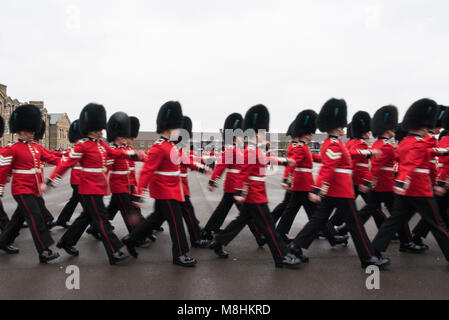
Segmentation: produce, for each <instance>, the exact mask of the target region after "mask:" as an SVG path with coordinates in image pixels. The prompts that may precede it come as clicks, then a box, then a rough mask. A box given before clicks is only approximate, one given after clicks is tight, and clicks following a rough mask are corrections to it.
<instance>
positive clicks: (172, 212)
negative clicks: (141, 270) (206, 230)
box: [123, 101, 197, 267]
mask: <svg viewBox="0 0 449 320" xmlns="http://www.w3.org/2000/svg"><path fill="white" fill-rule="evenodd" d="M182 122H183V115H182V109H181V104H180V103H179V102H175V101H169V102H167V103H165V104H164V105H163V106H162V107H161V108H160V110H159V113H158V116H157V132H158V133H159V134H160V135H161V137H160V138H159V139H158V140H157V141H156V142H155V143H154V144H153V146H152V147H151V148H150V150H149V153H148V157H147V158H146V159H145V163H144V166H143V168H142V170H141V172H140V176H139V181H138V187H137V190H136V196H139V197H141V196H142V193H143V192H144V190H146V189H147V188H148V190H149V192H150V196H151V198H154V199H155V212H154V213H152V214H151V215H150V216H149V217H148V218H146V219H145V220H144V221H142V222H141V223H140V224H139V225H137V226H136V228H135V229H134V230H133V231H132V232H131V233H130V234H129V235H128V236H126V237H125V238H123V243H124V244H125V245H126V247H127V248H128V251H129V252H130V254H131V255H132V256H134V257H135V258H137V251H136V249H135V247H136V245H137V243H138V241H141V240H143V239H145V237H147V236H148V234H150V233H151V232H152V230H153V229H154V228H155V225H157V223H159V221H161V220H162V221H163V220H166V221H167V222H168V225H169V228H170V237H171V240H172V255H173V263H174V264H176V265H179V266H183V267H193V266H194V265H195V264H196V263H197V261H196V260H195V259H193V258H190V257H189V256H187V252H188V251H189V245H188V243H187V238H186V234H185V230H184V224H183V221H182V209H181V206H182V202H184V200H185V197H184V193H183V188H182V181H181V179H180V160H181V159H180V156H179V150H178V149H177V148H176V145H175V143H174V142H173V141H172V140H171V139H173V138H174V137H175V136H176V139H177V136H178V135H179V128H181V126H182ZM136 201H138V200H137V199H136ZM139 201H141V200H139Z"/></svg>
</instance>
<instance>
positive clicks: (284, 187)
mask: <svg viewBox="0 0 449 320" xmlns="http://www.w3.org/2000/svg"><path fill="white" fill-rule="evenodd" d="M281 187H282V189H284V190H289V189H290V187H289V185H288V184H287V183H281Z"/></svg>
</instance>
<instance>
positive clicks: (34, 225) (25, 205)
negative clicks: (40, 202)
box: [20, 195, 46, 249]
mask: <svg viewBox="0 0 449 320" xmlns="http://www.w3.org/2000/svg"><path fill="white" fill-rule="evenodd" d="M20 199H21V200H22V203H23V206H24V207H25V209H26V211H27V212H28V215H29V216H30V219H31V224H32V225H33V228H34V233H36V238H37V240H38V241H39V243H40V245H41V247H42V249H46V248H45V246H44V244H43V243H42V240H41V238H40V237H39V233H38V232H37V228H36V223H35V222H34V218H33V215H32V214H31V211H30V209H29V208H28V206H27V204H26V202H25V200H24V199H23V196H22V195H20ZM41 214H42V213H41Z"/></svg>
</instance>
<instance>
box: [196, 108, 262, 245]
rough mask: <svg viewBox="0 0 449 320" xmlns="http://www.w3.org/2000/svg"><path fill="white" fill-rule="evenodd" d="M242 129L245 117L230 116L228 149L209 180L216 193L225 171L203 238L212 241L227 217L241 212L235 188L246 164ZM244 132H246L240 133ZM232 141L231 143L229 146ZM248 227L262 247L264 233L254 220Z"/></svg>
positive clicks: (225, 134)
mask: <svg viewBox="0 0 449 320" xmlns="http://www.w3.org/2000/svg"><path fill="white" fill-rule="evenodd" d="M242 129H243V117H242V115H241V114H239V113H232V114H230V115H229V116H228V117H227V118H226V120H225V123H224V126H223V138H224V142H225V150H224V152H223V153H222V155H221V158H220V161H218V162H217V164H216V165H215V168H214V171H213V173H212V176H211V178H210V180H209V184H208V188H209V191H211V192H212V191H214V189H216V188H217V187H218V180H219V179H220V178H221V176H222V175H223V173H224V172H225V171H226V178H225V181H224V194H223V197H222V198H221V201H220V203H219V204H218V206H217V208H215V210H214V212H213V213H212V215H211V216H210V218H209V220H208V221H207V223H206V225H205V227H204V229H203V237H204V238H205V239H209V240H212V239H213V234H217V233H218V232H219V231H220V228H221V226H222V225H223V223H224V221H225V219H226V216H227V215H228V213H229V210H231V208H232V206H233V205H234V204H235V205H236V207H237V209H238V210H239V211H240V210H241V207H242V206H241V204H240V203H238V202H237V201H235V199H234V195H235V189H236V183H237V182H238V175H239V174H240V170H241V168H242V164H243V137H242V136H241V135H239V132H238V131H240V130H242ZM241 133H243V131H241ZM231 141H232V143H230V142H231ZM248 227H249V229H250V231H251V232H252V234H253V235H254V238H255V239H256V242H257V244H258V245H259V246H263V245H264V244H265V241H264V239H263V236H262V234H261V233H260V231H259V230H258V228H257V226H256V224H255V222H254V220H253V219H251V220H250V221H249V223H248Z"/></svg>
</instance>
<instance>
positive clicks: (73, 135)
mask: <svg viewBox="0 0 449 320" xmlns="http://www.w3.org/2000/svg"><path fill="white" fill-rule="evenodd" d="M82 138H83V136H82V135H81V132H80V126H79V123H78V120H75V121H73V122H72V124H71V125H70V128H69V141H70V143H75V142H77V141H78V140H80V139H82Z"/></svg>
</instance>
